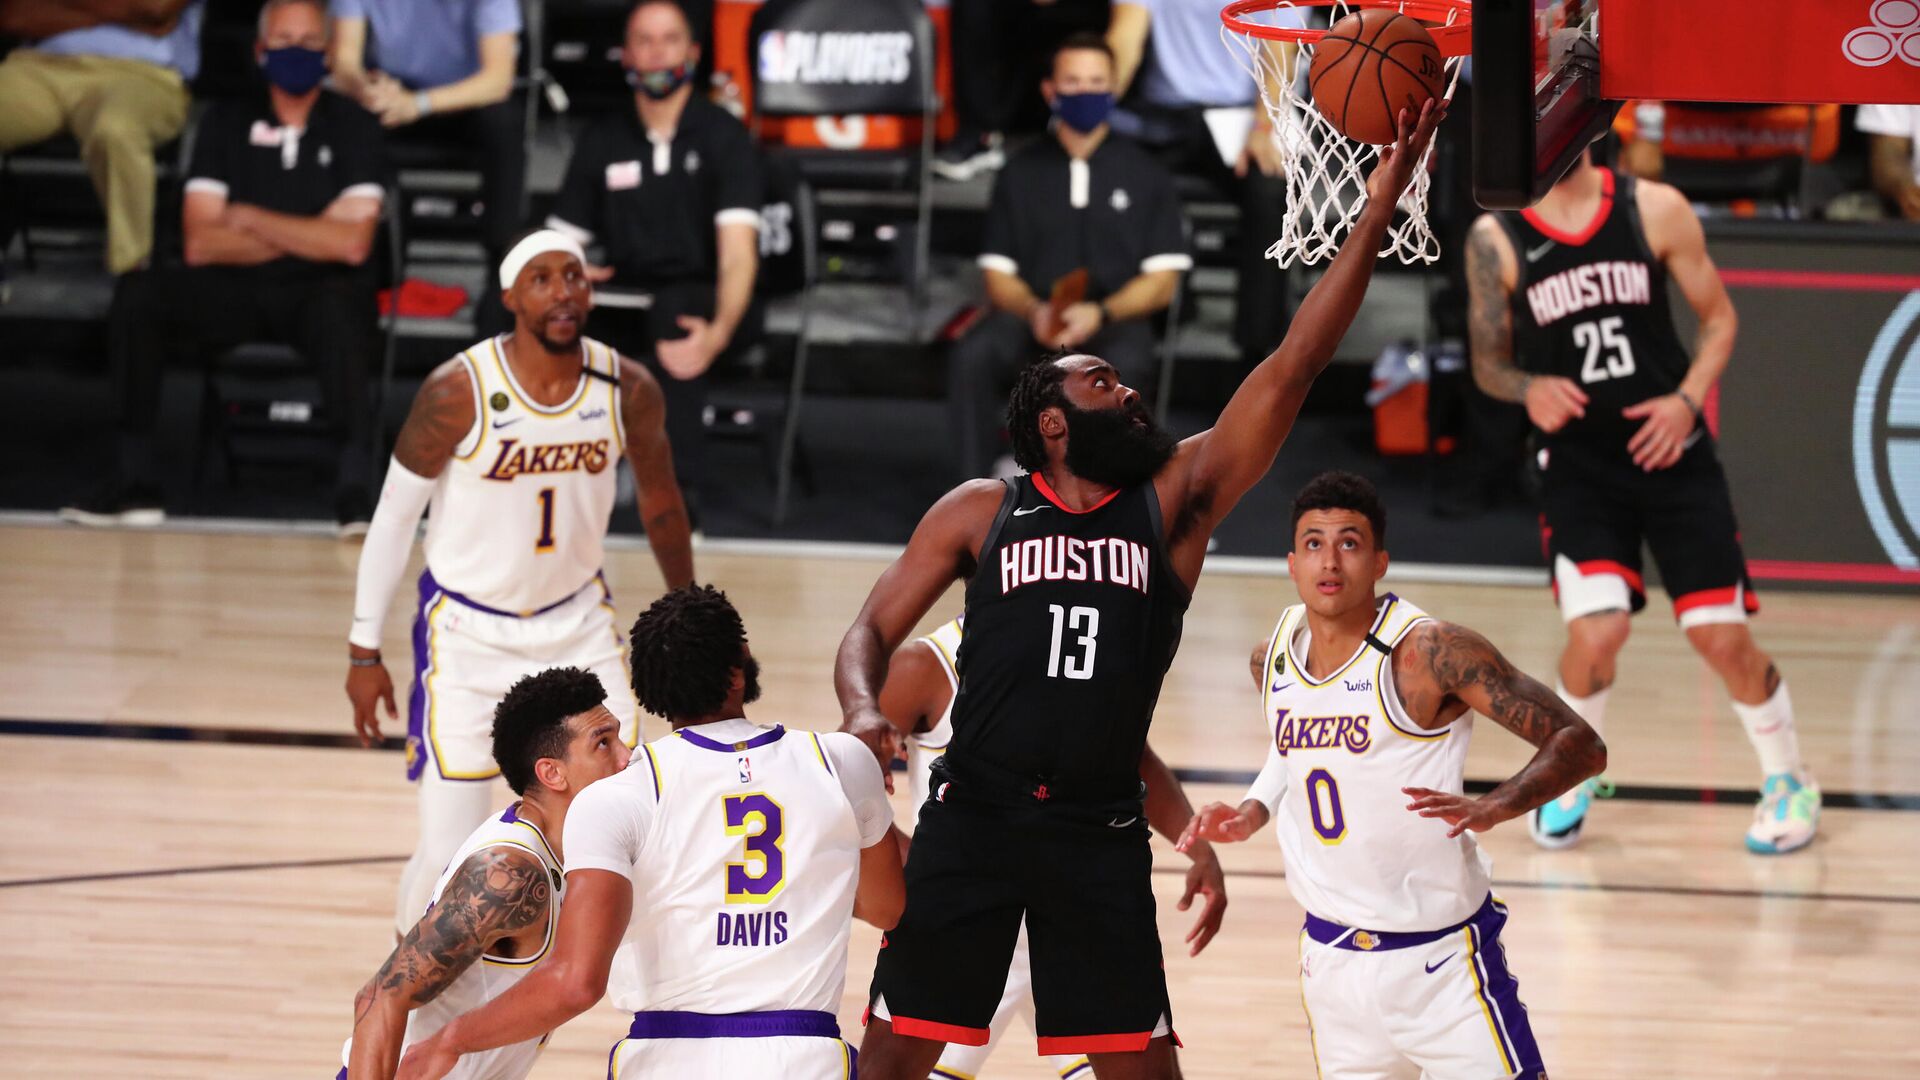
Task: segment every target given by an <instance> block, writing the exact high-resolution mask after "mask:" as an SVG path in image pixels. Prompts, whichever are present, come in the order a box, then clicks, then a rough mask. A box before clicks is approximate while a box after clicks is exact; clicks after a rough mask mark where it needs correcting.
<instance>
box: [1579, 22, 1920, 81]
mask: <svg viewBox="0 0 1920 1080" xmlns="http://www.w3.org/2000/svg"><path fill="white" fill-rule="evenodd" d="M1599 22H1600V93H1601V94H1602V96H1604V97H1608V98H1614V99H1621V100H1624V99H1628V98H1652V99H1656V100H1666V101H1759V102H1776V101H1785V102H1820V101H1825V102H1840V103H1851V104H1920V0H1605V2H1604V3H1602V5H1601V8H1600V19H1599Z"/></svg>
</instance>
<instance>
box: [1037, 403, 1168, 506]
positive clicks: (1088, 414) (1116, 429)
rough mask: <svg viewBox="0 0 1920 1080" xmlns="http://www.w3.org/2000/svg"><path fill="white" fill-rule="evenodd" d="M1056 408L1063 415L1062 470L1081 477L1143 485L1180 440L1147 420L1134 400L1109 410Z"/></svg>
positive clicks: (1119, 485) (1113, 483) (1147, 415)
mask: <svg viewBox="0 0 1920 1080" xmlns="http://www.w3.org/2000/svg"><path fill="white" fill-rule="evenodd" d="M1060 408H1061V410H1062V411H1063V412H1065V413H1066V414H1067V471H1069V472H1071V473H1073V475H1075V476H1077V477H1079V478H1080V479H1082V480H1091V481H1092V482H1094V483H1096V484H1105V485H1107V486H1109V487H1117V488H1127V487H1133V486H1134V485H1136V484H1144V483H1146V482H1147V481H1148V480H1151V479H1153V477H1154V475H1155V474H1156V473H1158V472H1159V471H1160V467H1161V466H1163V465H1165V464H1166V463H1167V460H1168V459H1169V458H1171V457H1173V452H1174V449H1175V448H1176V447H1178V446H1179V444H1180V440H1178V439H1176V438H1174V437H1173V435H1172V433H1171V432H1168V431H1164V430H1162V429H1161V428H1160V427H1159V426H1158V425H1156V424H1155V423H1154V422H1153V416H1152V414H1150V413H1148V412H1147V409H1146V406H1144V405H1142V404H1141V403H1140V402H1139V400H1138V399H1135V401H1134V402H1133V404H1132V405H1131V406H1118V407H1115V408H1111V409H1079V408H1075V407H1074V406H1072V405H1070V404H1067V403H1066V402H1062V403H1061V405H1060ZM1136 420H1139V421H1142V423H1135V422H1134V421H1136Z"/></svg>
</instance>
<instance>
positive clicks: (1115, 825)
mask: <svg viewBox="0 0 1920 1080" xmlns="http://www.w3.org/2000/svg"><path fill="white" fill-rule="evenodd" d="M1139 820H1140V819H1139V818H1137V817H1130V818H1128V819H1127V820H1125V821H1121V820H1120V819H1119V818H1114V819H1113V820H1112V821H1109V822H1107V828H1109V829H1124V828H1126V827H1127V826H1129V825H1131V824H1133V823H1134V822H1136V821H1139Z"/></svg>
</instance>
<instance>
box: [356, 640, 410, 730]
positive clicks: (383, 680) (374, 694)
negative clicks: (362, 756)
mask: <svg viewBox="0 0 1920 1080" xmlns="http://www.w3.org/2000/svg"><path fill="white" fill-rule="evenodd" d="M352 653H353V658H354V659H355V660H373V661H375V663H373V664H370V665H366V666H362V665H359V664H355V665H353V666H352V667H349V668H347V700H348V701H350V702H352V703H353V730H354V731H355V732H356V733H358V734H359V736H360V745H361V746H377V745H379V743H380V714H379V710H378V707H379V706H380V705H383V704H384V705H385V706H386V707H387V719H389V720H398V719H399V718H400V714H399V712H398V711H397V710H396V709H395V708H394V707H393V677H392V676H391V675H388V674H387V666H386V665H385V664H382V663H379V662H378V661H379V659H380V654H379V653H377V652H374V651H373V650H372V649H362V648H360V647H358V646H354V647H353V648H352Z"/></svg>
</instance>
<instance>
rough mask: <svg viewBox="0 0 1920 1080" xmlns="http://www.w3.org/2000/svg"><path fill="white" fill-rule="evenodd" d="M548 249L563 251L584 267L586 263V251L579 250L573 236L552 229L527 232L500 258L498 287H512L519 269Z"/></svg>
mask: <svg viewBox="0 0 1920 1080" xmlns="http://www.w3.org/2000/svg"><path fill="white" fill-rule="evenodd" d="M549 251H564V252H566V253H567V254H569V255H571V256H573V257H574V258H576V259H579V260H580V265H581V266H583V267H584V266H586V264H587V253H586V252H584V251H582V250H580V244H579V242H578V241H576V240H574V238H573V237H571V236H568V235H567V234H566V233H563V232H555V231H554V230H552V229H541V230H540V231H539V232H536V233H530V234H528V236H527V238H526V239H524V240H522V241H520V242H519V243H517V244H515V245H513V250H512V251H509V252H507V257H506V258H504V259H502V260H500V287H501V288H503V289H511V288H513V283H514V280H515V279H516V278H518V277H519V276H520V271H522V270H524V269H526V268H527V264H528V263H530V262H532V261H533V260H534V259H536V258H538V257H539V256H541V255H545V254H546V253H547V252H549Z"/></svg>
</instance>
